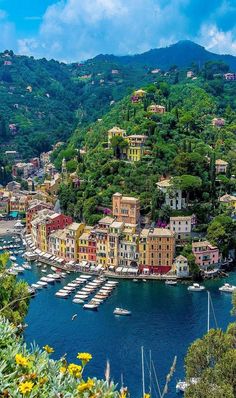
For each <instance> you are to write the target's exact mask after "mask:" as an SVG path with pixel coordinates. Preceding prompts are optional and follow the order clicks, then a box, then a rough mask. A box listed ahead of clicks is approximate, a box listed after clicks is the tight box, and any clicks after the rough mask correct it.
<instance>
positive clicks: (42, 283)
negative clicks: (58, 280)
mask: <svg viewBox="0 0 236 398" xmlns="http://www.w3.org/2000/svg"><path fill="white" fill-rule="evenodd" d="M37 284H38V285H40V286H42V287H47V285H48V284H47V282H43V281H38V282H37Z"/></svg>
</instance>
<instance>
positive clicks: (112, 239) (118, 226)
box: [107, 221, 125, 268]
mask: <svg viewBox="0 0 236 398" xmlns="http://www.w3.org/2000/svg"><path fill="white" fill-rule="evenodd" d="M124 226H125V224H124V222H119V221H113V223H112V224H111V225H110V226H109V234H108V261H107V265H108V267H109V266H113V267H115V268H116V267H117V266H118V263H119V243H120V238H121V234H122V231H123V229H124Z"/></svg>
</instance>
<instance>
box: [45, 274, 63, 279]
mask: <svg viewBox="0 0 236 398" xmlns="http://www.w3.org/2000/svg"><path fill="white" fill-rule="evenodd" d="M47 276H48V278H52V279H55V280H59V279H61V275H60V274H48V275H47Z"/></svg>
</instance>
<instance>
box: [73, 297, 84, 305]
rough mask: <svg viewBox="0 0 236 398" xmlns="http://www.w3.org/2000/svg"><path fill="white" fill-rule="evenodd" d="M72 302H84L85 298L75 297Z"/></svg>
mask: <svg viewBox="0 0 236 398" xmlns="http://www.w3.org/2000/svg"><path fill="white" fill-rule="evenodd" d="M72 302H73V303H75V304H84V300H83V299H80V298H74V299H73V300H72Z"/></svg>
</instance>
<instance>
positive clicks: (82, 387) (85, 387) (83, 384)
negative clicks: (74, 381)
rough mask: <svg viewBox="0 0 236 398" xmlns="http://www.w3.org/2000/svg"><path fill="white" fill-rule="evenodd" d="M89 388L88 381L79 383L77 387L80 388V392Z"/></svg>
mask: <svg viewBox="0 0 236 398" xmlns="http://www.w3.org/2000/svg"><path fill="white" fill-rule="evenodd" d="M87 389H88V386H87V383H81V384H79V385H78V387H77V390H78V391H79V392H82V391H85V390H87Z"/></svg>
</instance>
